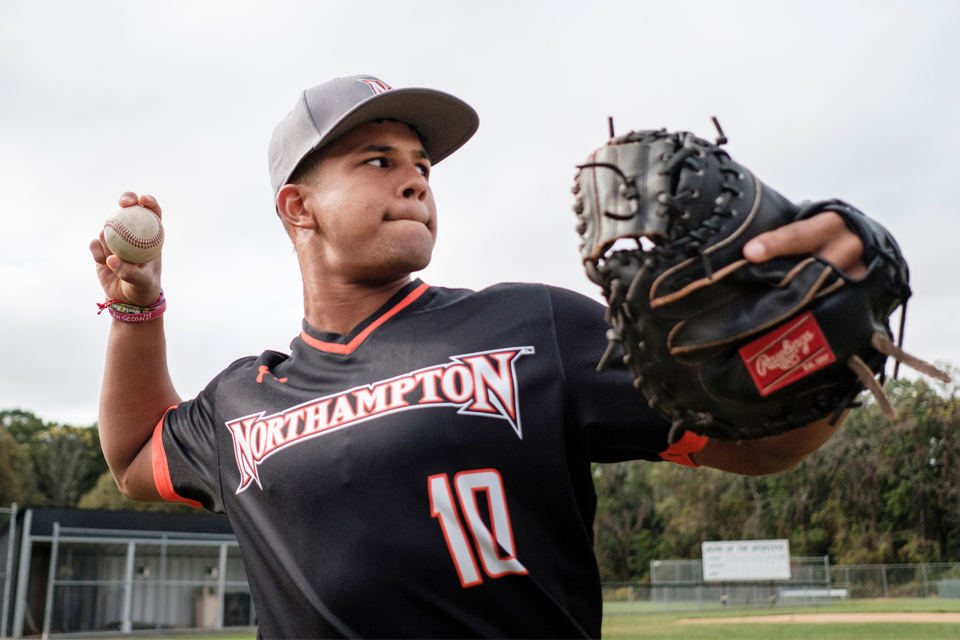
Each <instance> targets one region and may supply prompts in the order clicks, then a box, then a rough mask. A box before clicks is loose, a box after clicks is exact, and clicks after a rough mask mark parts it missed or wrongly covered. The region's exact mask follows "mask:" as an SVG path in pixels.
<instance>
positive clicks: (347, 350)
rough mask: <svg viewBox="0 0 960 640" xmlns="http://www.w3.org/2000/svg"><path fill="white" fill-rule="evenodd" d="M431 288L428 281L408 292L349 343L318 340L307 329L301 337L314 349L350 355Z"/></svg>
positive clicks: (301, 333) (302, 332)
mask: <svg viewBox="0 0 960 640" xmlns="http://www.w3.org/2000/svg"><path fill="white" fill-rule="evenodd" d="M429 288H430V285H428V284H427V283H423V284H421V285H420V286H419V287H417V288H416V289H414V290H413V291H411V292H410V293H408V294H407V297H406V298H404V299H403V300H401V301H400V302H398V303H397V306H395V307H394V308H393V309H390V311H387V312H386V313H385V314H383V315H382V316H380V317H379V318H377V319H376V321H374V322H372V323H371V324H370V326H369V327H367V328H366V329H364V330H363V331H361V332H360V333H358V334H357V336H356V337H355V338H354V339H353V340H351V341H350V342H348V343H347V344H339V343H337V342H324V341H322V340H317V339H316V338H314V337H312V336H309V335H307V332H306V331H301V332H300V339H301V340H303V341H304V342H306V343H307V344H308V345H310V346H311V347H313V348H314V349H319V350H320V351H326V352H327V353H339V354H341V355H345V356H347V355H350V354H351V353H353V351H354V349H356V348H357V347H359V346H360V344H361V343H362V342H363V341H364V340H366V339H367V337H368V336H369V335H370V334H371V333H373V332H374V330H375V329H376V328H377V327H379V326H380V325H382V324H383V323H384V322H386V321H387V320H389V319H390V318H392V317H393V316H395V315H397V314H398V313H400V311H402V310H403V309H405V308H406V307H408V306H410V304H411V303H412V302H413V301H414V300H416V299H417V298H419V297H420V296H422V295H423V293H424V292H425V291H426V290H427V289H429Z"/></svg>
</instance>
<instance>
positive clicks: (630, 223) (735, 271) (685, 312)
mask: <svg viewBox="0 0 960 640" xmlns="http://www.w3.org/2000/svg"><path fill="white" fill-rule="evenodd" d="M714 122H715V123H716V119H714ZM717 129H718V131H719V133H720V137H719V138H718V139H717V144H712V143H710V142H707V141H705V140H702V139H700V138H697V137H696V136H694V135H693V134H691V133H688V132H667V131H666V130H660V131H636V132H631V133H629V134H627V135H624V136H620V137H615V138H611V140H610V141H609V142H608V143H607V144H606V145H605V146H603V147H601V148H599V149H597V150H596V151H594V152H593V153H592V154H591V155H590V157H589V158H588V159H587V162H586V163H584V164H583V165H580V166H579V167H578V169H579V172H578V174H577V176H576V184H575V186H574V187H573V192H574V194H575V195H576V204H575V205H574V211H575V212H576V214H577V218H578V224H577V231H578V232H579V233H580V235H581V238H582V244H581V249H580V250H581V255H582V258H583V264H584V267H585V269H586V272H587V275H588V276H589V278H590V279H591V280H593V281H594V282H595V283H597V284H598V285H600V286H601V287H602V288H603V294H604V297H605V298H606V299H607V302H608V304H609V310H608V316H607V319H608V321H609V322H610V324H611V325H612V328H611V329H610V330H609V331H608V332H607V338H608V339H609V341H610V344H609V346H608V349H607V353H606V354H605V356H604V358H603V360H602V361H601V363H600V367H599V368H603V367H604V366H605V365H606V364H607V363H608V362H609V359H610V358H611V357H612V356H613V355H614V354H615V353H616V351H617V348H618V347H619V349H620V350H622V352H623V359H624V362H625V363H626V364H627V366H628V367H629V369H630V371H631V372H632V374H633V376H634V379H635V384H636V386H637V387H638V388H639V389H641V390H642V391H643V393H644V395H645V396H646V398H647V399H648V400H649V402H650V405H651V406H652V407H654V408H656V409H657V410H658V411H659V412H660V413H661V414H663V415H664V416H665V417H666V418H667V419H669V420H671V421H672V423H673V428H672V429H671V431H670V442H671V443H672V442H674V441H676V440H678V439H679V438H680V437H681V436H682V435H683V432H684V431H693V432H695V433H698V434H702V435H706V436H709V437H711V438H718V439H723V440H744V439H752V438H762V437H766V436H771V435H776V434H780V433H783V432H786V431H789V430H791V429H795V428H798V427H802V426H804V425H806V424H809V423H811V422H813V421H815V420H818V419H821V418H825V417H828V416H831V417H832V420H834V421H835V420H836V419H837V418H838V417H839V416H840V414H841V413H842V411H843V410H844V409H845V408H847V407H849V406H851V404H852V403H853V402H854V401H855V400H856V398H857V395H858V394H859V393H860V392H861V391H862V390H863V388H864V387H867V388H869V389H870V390H871V391H872V392H873V394H874V395H875V397H876V398H877V401H878V403H879V404H880V406H881V408H882V409H883V410H884V411H885V413H887V414H888V415H893V414H894V411H893V407H892V406H891V404H890V402H889V400H888V399H887V397H886V395H885V394H884V392H883V388H882V386H881V385H882V379H883V371H884V365H885V363H886V359H887V357H888V356H893V357H894V358H895V359H896V360H898V361H902V362H903V363H905V364H909V365H911V366H913V367H914V368H917V369H919V370H921V371H923V372H925V373H928V374H930V375H933V376H935V377H938V378H939V379H941V380H949V378H947V377H946V374H944V373H942V372H940V371H938V370H937V369H935V368H934V367H932V366H931V365H929V364H927V363H925V362H923V361H921V360H918V359H917V358H914V357H912V356H909V355H907V354H905V353H904V352H903V351H902V350H901V349H900V348H899V347H898V346H897V345H895V344H894V343H893V340H892V338H893V335H892V333H891V330H890V326H889V317H890V315H891V313H893V311H894V310H895V309H896V308H897V307H899V306H901V305H904V306H905V304H906V301H907V299H908V298H909V297H910V287H909V284H908V282H909V272H908V270H907V265H906V262H904V259H903V256H902V255H901V253H900V249H899V247H898V246H897V243H896V242H895V241H894V239H893V238H892V237H891V236H890V234H889V233H888V232H887V231H886V230H885V229H884V228H883V227H881V226H880V225H879V224H877V223H876V222H874V221H873V220H871V219H869V218H867V217H866V216H865V215H864V214H863V213H861V212H860V211H858V210H857V209H855V208H853V207H852V206H850V205H848V204H846V203H844V202H841V201H840V200H825V201H820V202H807V203H801V204H799V205H798V204H794V203H792V202H790V201H788V200H787V199H786V198H784V197H783V196H781V195H780V194H779V193H777V192H776V191H774V190H773V189H771V188H770V187H768V186H766V185H765V184H763V183H762V182H760V180H758V179H757V178H756V176H754V175H753V174H752V173H751V172H750V171H749V170H747V169H746V168H744V167H743V166H742V165H740V164H738V163H737V162H735V161H734V160H733V159H732V158H731V157H730V155H729V154H728V153H727V152H726V151H725V150H723V149H721V148H720V145H722V144H724V143H725V142H726V138H724V137H723V132H722V131H721V130H720V128H719V124H717ZM823 211H835V212H837V213H838V214H840V215H841V216H842V217H843V219H844V221H845V223H846V224H847V226H848V227H849V228H850V229H851V230H853V231H854V232H855V233H857V235H859V237H860V239H861V240H862V241H863V247H864V253H863V261H864V264H866V266H867V270H866V273H865V274H864V275H863V276H861V277H859V278H852V277H850V276H848V275H847V274H846V273H844V272H843V271H842V270H841V269H839V268H838V267H837V266H835V265H833V264H831V263H830V262H828V261H826V260H825V259H823V258H822V257H820V256H817V255H800V256H790V257H779V258H775V259H772V260H769V261H767V262H764V263H761V264H752V263H749V262H747V261H746V260H745V259H744V258H743V247H744V245H745V244H746V243H747V242H748V241H749V240H750V239H751V238H753V237H755V236H757V235H759V234H761V233H763V232H765V231H770V230H771V229H775V228H777V227H781V226H783V225H786V224H788V223H791V222H794V221H797V220H803V219H805V218H809V217H810V216H813V215H815V214H817V213H821V212H823ZM904 312H905V309H904ZM903 317H904V315H903V314H901V319H902V318H903ZM902 328H903V327H902V323H901V341H902ZM878 374H879V375H880V377H881V381H880V382H878V381H877V380H876V376H877V375H878Z"/></svg>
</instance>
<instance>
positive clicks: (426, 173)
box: [417, 164, 430, 178]
mask: <svg viewBox="0 0 960 640" xmlns="http://www.w3.org/2000/svg"><path fill="white" fill-rule="evenodd" d="M417 171H419V172H420V175H422V176H423V177H424V178H429V177H430V167H428V166H427V165H425V164H418V165H417Z"/></svg>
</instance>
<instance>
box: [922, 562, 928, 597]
mask: <svg viewBox="0 0 960 640" xmlns="http://www.w3.org/2000/svg"><path fill="white" fill-rule="evenodd" d="M920 572H921V573H922V574H923V597H924V598H929V597H930V585H929V584H927V564H926V563H925V562H924V563H921V564H920Z"/></svg>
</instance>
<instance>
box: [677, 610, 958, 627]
mask: <svg viewBox="0 0 960 640" xmlns="http://www.w3.org/2000/svg"><path fill="white" fill-rule="evenodd" d="M724 622H729V623H736V624H742V623H744V622H755V623H761V624H777V623H829V624H834V623H837V622H949V623H953V624H960V613H940V612H919V613H799V614H792V615H785V616H749V617H746V616H745V617H742V618H684V619H682V620H677V623H678V624H722V623H724Z"/></svg>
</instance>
